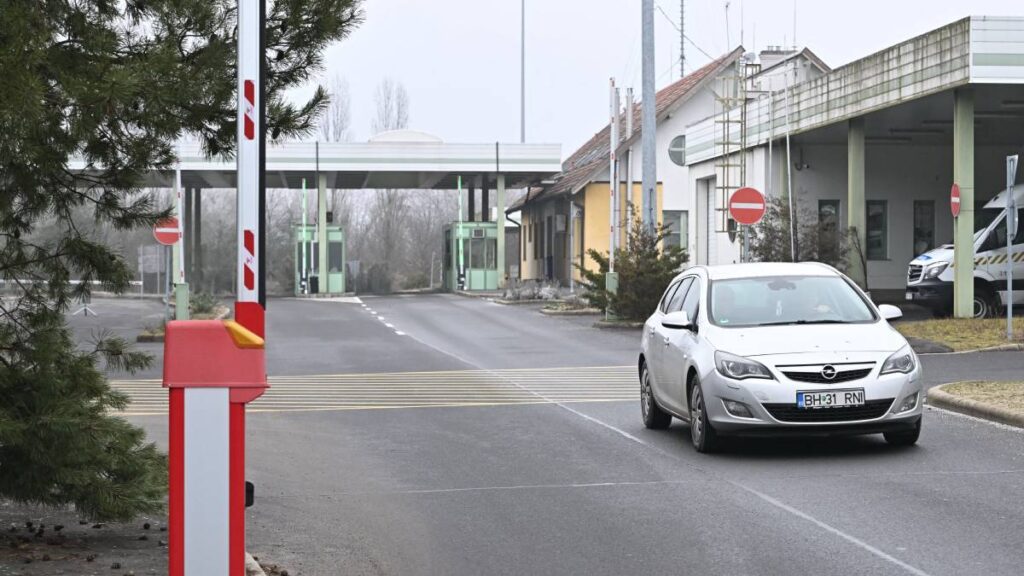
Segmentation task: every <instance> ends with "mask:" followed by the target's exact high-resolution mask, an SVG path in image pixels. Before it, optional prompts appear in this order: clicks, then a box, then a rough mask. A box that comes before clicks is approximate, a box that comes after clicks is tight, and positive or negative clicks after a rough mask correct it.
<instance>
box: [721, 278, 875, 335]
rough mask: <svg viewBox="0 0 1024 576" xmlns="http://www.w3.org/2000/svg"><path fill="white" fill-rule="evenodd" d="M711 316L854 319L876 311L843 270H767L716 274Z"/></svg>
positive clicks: (739, 320)
mask: <svg viewBox="0 0 1024 576" xmlns="http://www.w3.org/2000/svg"><path fill="white" fill-rule="evenodd" d="M710 301H711V305H710V308H709V310H708V317H709V318H710V319H711V322H713V323H714V324H716V325H718V326H726V327H729V326H733V327H737V326H766V325H786V324H848V323H860V322H873V321H875V319H876V317H875V313H874V312H873V311H872V310H871V308H870V307H869V306H868V304H867V303H866V302H865V301H864V299H863V298H862V297H861V296H860V295H859V294H858V293H857V292H856V291H855V290H854V289H853V287H852V286H850V285H849V283H847V282H846V280H844V279H842V278H840V277H838V276H766V277H757V278H736V279H731V280H716V281H714V282H713V283H712V284H711V295H710Z"/></svg>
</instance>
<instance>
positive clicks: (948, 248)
mask: <svg viewBox="0 0 1024 576" xmlns="http://www.w3.org/2000/svg"><path fill="white" fill-rule="evenodd" d="M952 261H953V245H952V244H947V245H943V246H939V247H938V248H936V249H934V250H929V251H928V252H925V253H924V254H921V255H920V256H918V257H917V258H914V259H913V260H911V261H910V263H911V264H917V265H918V266H927V265H929V264H933V263H935V262H952Z"/></svg>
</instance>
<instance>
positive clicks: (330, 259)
mask: <svg viewBox="0 0 1024 576" xmlns="http://www.w3.org/2000/svg"><path fill="white" fill-rule="evenodd" d="M343 254H344V250H342V248H341V242H338V241H334V242H328V243H327V270H328V271H330V272H341V269H342V267H343V265H344V264H343V263H342V261H343V260H344V258H343V257H342V255H343Z"/></svg>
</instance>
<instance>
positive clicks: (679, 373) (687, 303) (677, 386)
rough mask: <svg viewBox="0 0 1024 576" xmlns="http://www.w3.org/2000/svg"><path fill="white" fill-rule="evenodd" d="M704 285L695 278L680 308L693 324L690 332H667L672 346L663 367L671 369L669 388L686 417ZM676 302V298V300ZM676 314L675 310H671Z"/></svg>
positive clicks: (667, 348) (669, 393)
mask: <svg viewBox="0 0 1024 576" xmlns="http://www.w3.org/2000/svg"><path fill="white" fill-rule="evenodd" d="M702 288H703V283H702V282H701V279H700V278H699V277H693V279H692V282H691V283H690V285H689V290H687V292H686V296H685V297H684V298H682V299H680V300H681V301H680V302H679V303H678V304H677V305H678V306H679V308H677V310H682V311H684V312H686V315H687V317H689V319H690V322H691V328H690V329H689V330H667V329H666V330H667V331H668V332H669V334H668V345H667V346H665V350H664V352H663V357H662V363H663V364H664V365H665V366H669V367H671V370H666V372H667V374H666V382H665V387H666V389H667V392H668V395H669V396H670V397H671V398H672V400H673V402H676V401H677V402H678V403H679V407H678V410H679V411H680V412H681V413H682V414H688V413H689V405H690V399H689V398H687V396H686V373H687V371H688V368H689V366H690V361H691V358H693V351H694V348H695V347H696V346H697V342H698V338H700V331H699V329H698V328H699V318H698V316H699V313H700V295H701V290H702ZM673 300H674V298H673ZM670 311H674V310H670Z"/></svg>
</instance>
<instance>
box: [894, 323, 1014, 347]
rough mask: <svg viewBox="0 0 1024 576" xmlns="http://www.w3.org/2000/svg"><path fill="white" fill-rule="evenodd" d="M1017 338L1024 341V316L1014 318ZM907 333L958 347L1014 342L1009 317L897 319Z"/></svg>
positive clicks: (905, 333) (898, 326)
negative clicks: (1010, 339)
mask: <svg viewBox="0 0 1024 576" xmlns="http://www.w3.org/2000/svg"><path fill="white" fill-rule="evenodd" d="M1013 320H1014V325H1013V329H1014V340H1013V342H1012V343H1015V344H1020V343H1021V342H1024V319H1022V318H1014V319H1013ZM893 326H894V327H895V328H896V329H897V330H899V331H900V333H901V334H903V335H904V336H911V337H914V338H922V339H924V340H931V341H932V342H938V343H940V344H945V345H946V346H949V347H950V348H952V349H953V350H955V351H962V350H976V349H978V348H992V347H994V346H1002V345H1004V344H1011V342H1007V340H1006V318H985V319H982V320H975V319H973V318H936V319H933V320H919V321H913V322H895V323H893Z"/></svg>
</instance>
